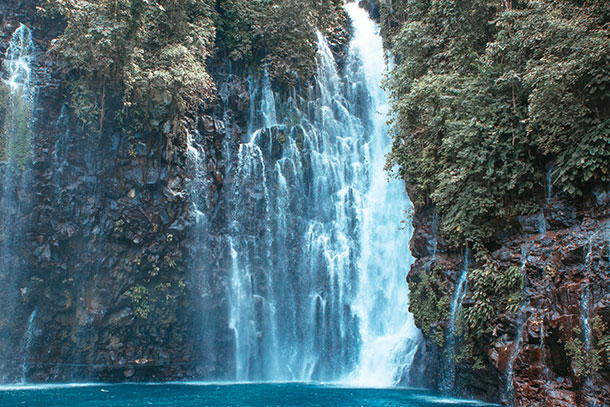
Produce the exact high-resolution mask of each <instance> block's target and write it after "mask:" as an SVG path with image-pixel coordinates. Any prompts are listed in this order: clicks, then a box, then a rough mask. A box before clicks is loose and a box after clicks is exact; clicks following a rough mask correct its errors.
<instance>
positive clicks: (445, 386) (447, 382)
mask: <svg viewBox="0 0 610 407" xmlns="http://www.w3.org/2000/svg"><path fill="white" fill-rule="evenodd" d="M469 257H470V248H468V247H467V248H466V250H465V251H464V263H463V266H462V273H461V275H460V279H459V280H458V283H457V285H456V286H455V291H454V294H453V301H451V308H450V309H449V325H448V329H449V330H448V332H447V338H446V341H445V371H444V373H443V376H442V378H441V383H440V386H439V388H440V389H441V390H442V391H444V392H447V393H449V392H452V391H453V390H454V386H455V349H456V346H457V343H456V341H457V339H458V338H457V337H456V334H455V329H456V323H457V317H458V315H459V312H460V310H461V309H462V302H463V301H464V296H465V295H466V284H467V283H468V267H469V265H470V258H469Z"/></svg>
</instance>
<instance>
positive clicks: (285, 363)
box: [226, 4, 419, 387]
mask: <svg viewBox="0 0 610 407" xmlns="http://www.w3.org/2000/svg"><path fill="white" fill-rule="evenodd" d="M346 10H347V12H348V14H349V16H350V18H351V19H352V23H353V27H354V38H353V40H352V42H351V43H350V46H349V51H348V56H347V60H346V63H345V71H344V73H339V72H338V69H337V66H336V63H335V61H334V59H333V56H332V53H331V52H330V50H329V48H328V45H327V44H326V41H325V39H324V38H323V37H322V36H321V35H319V38H318V47H319V49H318V53H317V63H318V71H317V81H316V84H315V86H313V87H311V88H310V89H309V91H308V95H306V96H305V97H300V96H298V95H296V94H294V93H293V94H292V95H291V96H290V97H289V98H288V100H287V101H286V102H285V103H282V102H280V99H281V98H279V97H277V96H276V95H275V94H274V93H273V91H272V89H271V86H270V84H269V80H268V78H267V77H266V75H265V76H263V77H262V78H260V79H255V78H252V79H251V81H250V87H249V88H250V100H251V111H250V113H251V117H250V122H249V125H248V128H249V129H250V136H249V137H248V140H249V142H246V143H242V144H241V145H240V146H239V151H238V154H237V157H236V159H235V162H234V164H233V167H232V169H231V170H230V171H229V175H228V177H227V180H228V184H227V185H228V190H227V191H226V200H227V203H228V205H227V206H228V210H227V223H228V225H227V227H228V233H229V236H228V238H227V247H228V250H229V251H230V260H231V267H230V271H229V273H228V276H227V277H228V281H227V283H226V290H227V296H226V297H227V299H228V304H227V308H228V318H227V320H228V321H227V324H228V329H229V331H230V332H231V333H232V336H233V356H234V366H233V372H232V374H230V375H229V377H232V378H233V379H234V380H238V381H260V380H264V381H308V382H309V381H325V382H329V381H330V382H343V383H350V384H357V385H363V386H376V387H382V386H390V385H393V384H395V383H397V382H399V381H401V380H403V381H404V380H405V378H406V377H407V376H408V370H409V366H410V364H411V362H412V358H413V355H414V352H415V350H416V348H417V344H418V342H419V332H418V330H417V329H416V328H415V326H414V324H413V321H412V318H411V316H410V314H409V313H408V310H407V309H408V288H407V284H406V281H405V277H406V275H407V273H408V271H409V267H410V265H411V263H412V261H413V258H412V257H411V255H410V252H409V249H408V243H409V239H410V237H411V228H410V225H409V227H407V228H401V221H402V220H404V218H405V211H407V210H408V209H409V207H410V202H409V200H408V196H407V195H406V193H405V191H404V187H403V186H402V183H401V182H399V181H395V182H391V183H388V182H387V176H386V174H385V173H384V170H383V165H384V161H385V160H384V154H385V153H387V152H388V151H389V149H390V137H389V136H388V134H387V128H386V124H385V123H386V121H387V111H388V102H387V97H386V95H385V93H384V92H383V90H382V89H381V80H382V75H383V73H384V72H385V69H386V67H385V64H384V63H383V61H384V60H385V58H384V52H383V48H382V43H381V38H380V36H379V35H378V28H377V26H376V25H375V24H374V23H373V21H372V20H371V19H370V18H369V17H368V15H367V14H366V12H365V11H364V10H362V9H360V8H359V7H358V6H356V5H355V4H349V5H347V6H346Z"/></svg>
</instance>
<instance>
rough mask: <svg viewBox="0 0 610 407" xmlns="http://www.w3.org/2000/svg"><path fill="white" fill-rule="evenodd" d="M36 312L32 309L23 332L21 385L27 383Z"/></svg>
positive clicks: (36, 309)
mask: <svg viewBox="0 0 610 407" xmlns="http://www.w3.org/2000/svg"><path fill="white" fill-rule="evenodd" d="M37 312H38V307H37V308H34V311H32V313H31V314H30V318H29V319H28V329H27V331H26V332H25V337H24V341H23V364H22V366H21V383H25V382H26V381H27V375H28V361H29V358H30V348H31V346H32V339H33V338H34V319H35V318H36V313H37Z"/></svg>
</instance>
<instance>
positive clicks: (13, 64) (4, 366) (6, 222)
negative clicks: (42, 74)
mask: <svg viewBox="0 0 610 407" xmlns="http://www.w3.org/2000/svg"><path fill="white" fill-rule="evenodd" d="M33 59H34V43H33V41H32V33H31V31H30V29H29V28H27V27H26V26H25V25H23V24H21V25H19V27H18V28H17V29H16V30H15V32H14V33H13V35H12V37H11V40H10V42H9V46H8V48H7V50H6V54H5V59H4V63H3V66H2V72H1V78H2V83H1V84H0V91H1V92H0V97H2V98H3V100H1V101H0V103H2V104H3V105H4V106H5V112H4V117H0V124H1V127H0V180H1V188H0V209H1V210H0V251H1V252H2V256H1V257H0V295H1V296H2V298H3V303H4V306H3V307H2V311H1V315H0V319H5V320H7V321H10V322H11V323H9V324H5V325H4V327H3V328H2V329H0V380H1V381H7V380H14V378H15V377H19V376H18V375H19V373H18V370H19V367H18V364H19V362H18V361H17V360H15V358H16V357H17V355H18V353H15V352H14V348H15V346H16V344H15V342H16V341H18V339H16V337H15V335H14V332H15V330H14V328H15V326H16V325H15V324H13V322H15V315H14V311H15V306H16V304H17V300H18V298H17V292H18V290H17V282H18V280H19V276H20V274H21V270H22V268H23V265H22V262H23V259H22V258H21V257H20V256H19V254H18V250H19V249H20V248H21V247H22V240H23V237H24V233H23V226H22V224H23V218H24V216H25V215H26V213H25V211H26V208H24V207H23V206H24V205H23V204H24V197H25V196H26V194H24V191H25V192H26V193H27V179H28V171H27V165H28V160H29V158H30V153H31V144H30V143H31V126H32V119H31V116H32V112H33V105H34V86H33V80H32V79H33V78H32V77H33V73H32V62H33Z"/></svg>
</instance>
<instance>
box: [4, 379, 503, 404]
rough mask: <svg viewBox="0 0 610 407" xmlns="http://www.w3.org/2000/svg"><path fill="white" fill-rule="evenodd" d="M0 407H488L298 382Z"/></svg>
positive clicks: (165, 389)
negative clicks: (25, 406)
mask: <svg viewBox="0 0 610 407" xmlns="http://www.w3.org/2000/svg"><path fill="white" fill-rule="evenodd" d="M0 404H1V405H2V406H3V407H13V406H24V405H27V406H30V405H32V406H34V405H35V406H39V407H43V406H44V407H66V406H71V407H77V406H82V407H85V406H86V407H110V406H112V407H118V406H121V407H131V406H134V407H135V406H138V407H140V406H163V407H173V406H179V407H190V406H198V407H199V406H210V407H212V406H240V407H246V406H249V407H263V406H265V407H267V406H294V407H297V406H298V407H301V406H335V407H347V406H350V407H351V406H384V407H393V406H397V407H398V406H401V407H436V406H448V405H450V406H492V405H493V404H487V403H483V402H479V401H470V400H460V399H454V398H447V397H444V396H441V395H439V394H438V393H435V392H432V391H429V390H422V389H400V388H390V389H367V388H356V387H339V386H335V385H324V384H301V383H243V384H234V383H232V384H223V383H173V384H116V385H112V384H77V383H75V384H65V385H59V384H58V385H53V384H41V385H14V386H0Z"/></svg>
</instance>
